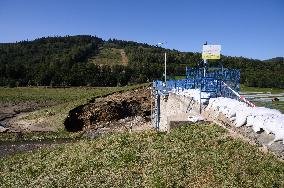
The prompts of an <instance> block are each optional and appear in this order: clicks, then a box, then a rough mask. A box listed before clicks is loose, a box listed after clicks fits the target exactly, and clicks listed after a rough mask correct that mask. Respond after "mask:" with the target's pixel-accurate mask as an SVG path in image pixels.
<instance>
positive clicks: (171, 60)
mask: <svg viewBox="0 0 284 188" xmlns="http://www.w3.org/2000/svg"><path fill="white" fill-rule="evenodd" d="M165 51H166V52H167V54H168V66H167V73H168V77H169V78H174V77H175V76H182V75H184V74H185V67H186V66H199V65H200V64H201V62H202V60H201V54H200V53H193V52H179V51H177V50H169V49H163V48H160V47H156V46H151V45H148V44H143V43H137V42H132V41H122V40H116V39H110V40H107V41H104V40H102V39H100V38H98V37H93V36H84V35H82V36H66V37H47V38H41V39H36V40H34V41H21V42H18V43H10V44H0V86H10V87H13V86H28V85H36V86H37V85H45V86H46V85H52V86H53V85H57V86H63V85H64V86H66V85H68V86H117V85H127V84H131V83H142V82H149V81H152V80H155V79H161V78H162V76H163V69H164V65H163V62H164V59H163V53H164V52H165ZM277 60H278V58H277ZM220 63H221V64H223V65H224V66H225V67H228V68H237V69H240V70H241V83H243V84H245V85H246V86H254V87H278V88H284V75H283V72H284V62H283V61H282V62H279V61H275V60H270V61H260V60H255V59H248V58H244V57H230V56H222V58H221V59H220V60H219V61H214V60H212V61H209V65H210V66H219V65H220Z"/></svg>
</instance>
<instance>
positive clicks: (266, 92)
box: [241, 85, 284, 113]
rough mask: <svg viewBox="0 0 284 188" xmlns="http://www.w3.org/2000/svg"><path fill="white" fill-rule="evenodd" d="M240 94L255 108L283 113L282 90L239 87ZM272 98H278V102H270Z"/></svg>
mask: <svg viewBox="0 0 284 188" xmlns="http://www.w3.org/2000/svg"><path fill="white" fill-rule="evenodd" d="M241 92H243V93H244V94H243V95H244V96H245V97H247V98H248V99H249V100H250V101H252V102H253V103H254V104H255V105H257V106H264V107H267V108H272V109H278V110H280V111H281V112H282V113H284V100H283V99H284V89H279V88H257V87H246V86H244V85H241ZM273 97H277V98H280V101H274V102H272V101H271V100H272V98H273Z"/></svg>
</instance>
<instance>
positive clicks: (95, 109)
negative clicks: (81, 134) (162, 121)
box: [64, 88, 151, 132]
mask: <svg viewBox="0 0 284 188" xmlns="http://www.w3.org/2000/svg"><path fill="white" fill-rule="evenodd" d="M150 94H151V90H150V88H140V89H136V90H132V91H127V92H123V93H115V94H112V95H109V96H107V97H104V98H98V99H94V100H93V101H91V102H90V103H88V104H86V105H82V106H78V107H77V108H75V109H73V110H71V111H70V112H69V115H68V117H67V118H66V120H65V122H64V124H65V128H66V130H67V131H70V132H76V131H82V130H84V131H86V130H95V131H98V130H99V129H101V130H104V131H106V130H113V129H115V130H119V129H123V128H124V129H129V127H131V126H127V124H130V125H131V124H132V126H133V125H134V121H136V120H137V118H138V119H140V120H139V122H140V123H141V126H142V124H145V123H146V122H149V121H150V115H151V96H150ZM135 119H136V120H135ZM104 131H102V132H104Z"/></svg>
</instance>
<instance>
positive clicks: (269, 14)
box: [0, 0, 284, 59]
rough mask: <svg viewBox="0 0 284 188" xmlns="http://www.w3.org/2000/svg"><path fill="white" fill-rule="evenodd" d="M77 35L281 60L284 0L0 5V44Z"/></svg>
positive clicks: (78, 0) (16, 0)
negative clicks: (217, 48)
mask: <svg viewBox="0 0 284 188" xmlns="http://www.w3.org/2000/svg"><path fill="white" fill-rule="evenodd" d="M77 34H89V35H97V36H99V37H102V38H103V39H108V38H117V39H122V40H133V41H138V42H143V43H149V44H157V43H158V42H163V41H167V45H166V47H167V48H171V49H177V50H180V51H193V52H200V51H201V48H202V44H203V43H204V42H205V41H208V43H210V44H221V45H222V54H225V55H231V56H244V57H249V58H257V59H268V58H272V57H276V56H284V47H283V46H284V0H171V1H166V0H139V1H138V0H93V1H92V0H68V1H67V0H0V43H2V42H15V41H20V40H26V39H29V40H32V39H35V38H40V37H43V36H54V35H77Z"/></svg>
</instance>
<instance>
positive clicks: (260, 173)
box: [0, 125, 284, 187]
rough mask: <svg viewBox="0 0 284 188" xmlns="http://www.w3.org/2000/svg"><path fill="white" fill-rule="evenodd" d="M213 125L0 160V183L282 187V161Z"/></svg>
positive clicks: (90, 142) (84, 143) (117, 136)
mask: <svg viewBox="0 0 284 188" xmlns="http://www.w3.org/2000/svg"><path fill="white" fill-rule="evenodd" d="M226 134H227V133H226V130H225V129H223V128H221V127H219V126H217V125H209V126H203V125H190V126H181V127H179V128H177V129H174V130H172V132H170V133H169V134H164V133H156V132H144V133H134V134H129V133H121V134H112V135H108V136H106V137H103V138H99V139H97V140H81V141H78V142H76V143H70V144H68V145H61V146H58V147H55V148H48V149H42V150H39V151H36V152H33V153H23V154H17V155H14V156H10V157H6V158H4V159H0V165H1V168H0V186H1V187H34V186H36V187H283V186H284V181H283V179H284V164H283V162H281V161H279V160H277V158H276V157H274V156H273V155H270V154H263V153H261V152H259V151H258V149H257V147H256V146H251V145H249V144H248V143H245V142H243V141H242V140H239V139H232V138H230V137H226V136H225V135H226Z"/></svg>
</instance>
